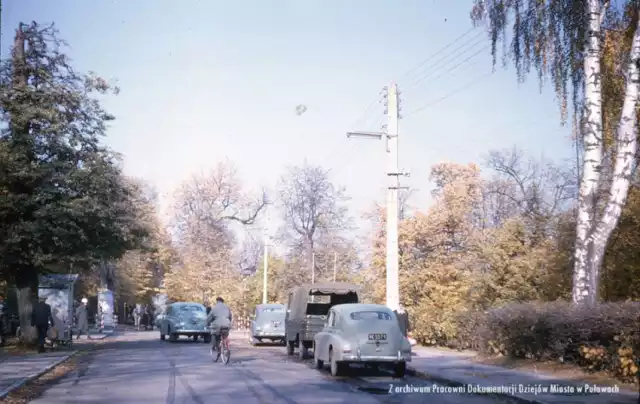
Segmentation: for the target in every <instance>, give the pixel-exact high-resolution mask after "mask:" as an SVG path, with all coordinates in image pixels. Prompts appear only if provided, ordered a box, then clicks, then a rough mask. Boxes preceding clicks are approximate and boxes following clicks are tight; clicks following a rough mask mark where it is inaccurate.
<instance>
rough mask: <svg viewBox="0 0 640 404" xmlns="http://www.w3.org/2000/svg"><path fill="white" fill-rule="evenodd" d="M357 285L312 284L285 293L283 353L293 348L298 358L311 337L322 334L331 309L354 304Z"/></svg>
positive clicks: (309, 345) (358, 288) (304, 354)
mask: <svg viewBox="0 0 640 404" xmlns="http://www.w3.org/2000/svg"><path fill="white" fill-rule="evenodd" d="M360 290H361V288H360V286H358V285H354V284H351V283H343V282H333V283H313V284H306V285H302V286H298V287H296V288H294V289H293V290H292V291H291V293H290V294H289V302H288V304H287V313H286V316H285V339H286V341H285V342H286V344H287V354H288V355H293V353H294V349H295V347H298V351H299V354H300V357H301V358H303V359H304V358H305V357H306V356H307V350H308V349H309V348H311V347H312V346H313V337H314V335H316V333H317V332H320V331H322V329H323V327H324V324H325V321H326V319H327V314H328V313H329V309H331V307H333V306H335V305H338V304H345V303H358V292H359V291H360Z"/></svg>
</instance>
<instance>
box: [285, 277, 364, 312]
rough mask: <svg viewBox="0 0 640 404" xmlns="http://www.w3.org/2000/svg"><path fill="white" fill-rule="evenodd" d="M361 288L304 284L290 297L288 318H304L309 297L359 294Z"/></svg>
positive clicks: (346, 285) (340, 284)
mask: <svg viewBox="0 0 640 404" xmlns="http://www.w3.org/2000/svg"><path fill="white" fill-rule="evenodd" d="M360 290H362V287H360V286H358V285H356V284H353V283H346V282H328V283H314V284H310V283H307V284H304V285H300V286H298V287H296V288H295V289H294V290H293V293H292V296H291V306H290V307H289V309H290V310H291V313H290V315H289V318H302V317H305V316H306V309H307V302H308V301H309V295H331V294H337V295H346V294H349V293H359V292H360Z"/></svg>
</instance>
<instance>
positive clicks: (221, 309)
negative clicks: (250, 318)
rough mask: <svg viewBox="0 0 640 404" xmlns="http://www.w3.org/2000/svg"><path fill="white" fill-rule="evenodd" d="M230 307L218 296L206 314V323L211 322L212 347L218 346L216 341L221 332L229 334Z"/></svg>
mask: <svg viewBox="0 0 640 404" xmlns="http://www.w3.org/2000/svg"><path fill="white" fill-rule="evenodd" d="M231 320H232V316H231V309H230V308H229V306H227V305H226V304H224V299H223V298H221V297H218V298H217V299H216V305H215V306H213V307H212V308H211V311H210V312H209V314H208V315H207V325H209V324H211V323H213V327H212V329H213V330H212V331H213V332H212V334H213V349H216V348H217V347H218V342H219V338H220V336H222V334H223V333H224V334H226V335H225V337H227V336H229V329H230V328H231Z"/></svg>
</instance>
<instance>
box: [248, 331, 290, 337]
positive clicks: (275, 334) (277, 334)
mask: <svg viewBox="0 0 640 404" xmlns="http://www.w3.org/2000/svg"><path fill="white" fill-rule="evenodd" d="M253 336H254V337H257V338H284V330H282V331H271V330H268V331H256V332H255V333H253Z"/></svg>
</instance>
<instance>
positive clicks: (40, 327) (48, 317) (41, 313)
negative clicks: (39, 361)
mask: <svg viewBox="0 0 640 404" xmlns="http://www.w3.org/2000/svg"><path fill="white" fill-rule="evenodd" d="M46 300H47V299H46V298H45V297H43V296H41V297H40V298H39V299H38V302H37V303H36V304H35V305H34V306H33V310H32V311H31V325H32V326H34V327H36V331H37V333H38V352H39V353H43V352H44V351H45V349H44V341H45V338H46V337H47V331H48V330H49V323H51V326H55V322H54V321H53V314H52V313H51V306H49V305H48V304H47V302H46Z"/></svg>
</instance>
